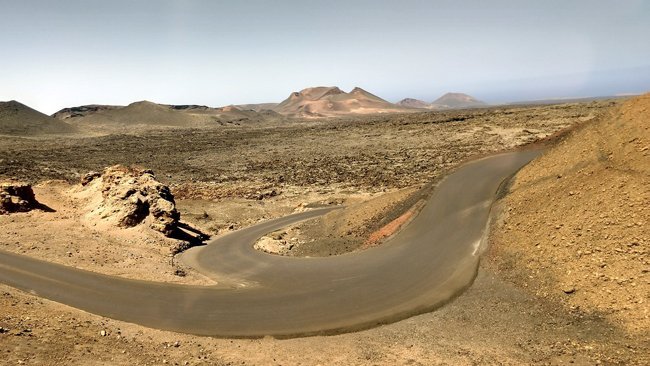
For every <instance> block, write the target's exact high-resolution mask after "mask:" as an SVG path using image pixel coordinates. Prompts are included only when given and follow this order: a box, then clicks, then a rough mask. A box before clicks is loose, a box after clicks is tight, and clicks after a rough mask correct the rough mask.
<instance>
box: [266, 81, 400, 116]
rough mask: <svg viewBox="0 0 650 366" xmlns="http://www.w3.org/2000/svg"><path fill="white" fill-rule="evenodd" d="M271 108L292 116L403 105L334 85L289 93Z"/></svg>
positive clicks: (393, 108)
mask: <svg viewBox="0 0 650 366" xmlns="http://www.w3.org/2000/svg"><path fill="white" fill-rule="evenodd" d="M274 110H275V111H276V112H278V113H280V114H283V115H286V116H292V117H331V116H342V115H348V114H376V113H390V112H404V111H405V108H403V107H400V106H398V105H395V104H393V103H390V102H388V101H386V100H384V99H381V98H379V97H378V96H376V95H374V94H371V93H369V92H367V91H365V90H363V89H361V88H358V87H357V88H354V89H352V91H350V92H349V93H346V92H344V91H343V90H341V89H339V88H338V87H335V86H332V87H325V86H319V87H315V88H307V89H303V90H301V91H299V92H294V93H291V95H290V96H289V98H287V99H286V100H284V101H283V102H282V103H280V104H278V105H277V106H276V107H275V108H274Z"/></svg>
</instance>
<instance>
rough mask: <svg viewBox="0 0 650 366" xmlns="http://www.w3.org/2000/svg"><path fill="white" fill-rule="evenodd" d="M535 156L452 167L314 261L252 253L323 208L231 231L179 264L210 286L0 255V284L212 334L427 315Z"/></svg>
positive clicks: (463, 269)
mask: <svg viewBox="0 0 650 366" xmlns="http://www.w3.org/2000/svg"><path fill="white" fill-rule="evenodd" d="M538 154H539V152H537V151H523V152H514V153H506V154H501V155H496V156H492V157H488V158H484V159H480V160H477V161H473V162H470V163H468V164H465V165H463V166H462V167H460V168H459V169H458V170H456V171H455V172H453V173H452V174H450V175H449V176H448V177H446V178H445V179H444V180H443V181H442V182H441V183H440V184H439V185H438V187H437V188H436V190H435V191H434V193H433V195H432V196H431V198H430V199H429V201H428V202H427V203H426V205H425V206H424V208H423V209H422V211H421V212H420V213H419V214H418V215H417V216H416V217H415V218H414V219H413V220H412V221H411V222H410V223H409V224H408V225H407V226H406V227H405V228H404V229H402V230H401V231H400V232H398V233H397V234H396V235H394V236H393V237H392V238H391V239H389V240H388V241H387V242H386V243H384V244H383V245H380V246H377V247H374V248H370V249H368V250H365V251H361V252H355V253H349V254H344V255H340V256H334V257H323V258H292V257H282V256H276V255H270V254H265V253H262V252H260V251H257V250H254V249H253V243H254V242H255V240H256V239H257V238H258V237H260V236H261V235H263V234H265V233H267V232H270V231H273V230H276V229H279V228H282V227H284V226H287V225H290V224H292V223H294V222H298V221H301V220H305V219H308V218H310V217H315V216H318V215H321V214H324V213H325V212H327V211H328V210H327V209H325V210H316V211H308V212H304V213H299V214H294V215H290V216H287V217H283V218H280V219H276V220H271V221H267V222H263V223H260V224H257V225H254V226H252V227H250V228H246V229H243V230H239V231H236V232H233V233H231V234H229V235H227V236H224V237H221V238H218V239H216V240H213V241H212V242H210V243H209V244H208V245H207V246H204V247H197V248H193V249H191V250H189V251H188V252H186V253H185V254H184V255H183V256H182V257H181V260H182V261H183V262H184V263H186V264H188V265H190V266H192V267H194V268H196V269H197V270H199V271H200V272H202V273H204V274H206V275H208V276H210V277H212V278H214V279H216V280H217V281H218V282H219V285H217V286H203V287H202V286H188V285H176V284H168V283H156V282H147V281H137V280H129V279H124V278H118V277H111V276H106V275H101V274H97V273H93V272H88V271H84V270H79V269H75V268H71V267H66V266H62V265H58V264H54V263H48V262H44V261H40V260H37V259H33V258H29V257H27V256H23V255H19V254H13V253H8V252H5V251H0V282H2V283H5V284H7V285H9V286H13V287H15V288H18V289H21V290H24V291H28V292H30V293H33V294H35V295H38V296H42V297H44V298H47V299H50V300H54V301H57V302H60V303H63V304H67V305H70V306H73V307H76V308H79V309H82V310H85V311H88V312H91V313H95V314H99V315H102V316H106V317H110V318H114V319H119V320H123V321H127V322H132V323H137V324H141V325H145V326H148V327H152V328H159V329H166V330H172V331H177V332H185V333H193V334H200V335H211V336H220V337H262V336H266V335H271V336H275V337H292V336H303V335H316V334H332V333H339V332H346V331H354V330H359V329H364V328H369V327H373V326H376V325H379V324H384V323H390V322H394V321H397V320H400V319H404V318H406V317H409V316H412V315H416V314H420V313H423V312H427V311H431V310H433V309H435V308H436V307H439V306H441V305H443V304H444V303H445V302H448V301H450V300H451V299H453V298H454V296H456V295H458V294H459V293H461V292H462V291H463V290H465V289H466V288H467V287H468V286H470V285H471V283H472V281H473V279H474V277H475V275H476V271H477V268H478V261H479V256H480V250H481V245H482V241H483V239H484V237H485V235H484V234H485V231H486V227H487V223H488V220H489V215H490V207H491V204H492V202H493V200H494V197H495V194H496V192H497V190H498V188H499V186H500V184H501V183H502V182H503V181H504V179H506V178H508V177H509V176H511V175H512V174H514V173H515V172H516V171H517V170H518V169H520V168H521V167H522V166H523V165H525V164H527V163H528V162H529V161H530V160H532V159H533V158H534V157H536V156H537V155H538Z"/></svg>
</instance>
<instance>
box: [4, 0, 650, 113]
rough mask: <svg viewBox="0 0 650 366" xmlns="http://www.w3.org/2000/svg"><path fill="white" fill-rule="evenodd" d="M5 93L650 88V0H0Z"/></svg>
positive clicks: (75, 95)
mask: <svg viewBox="0 0 650 366" xmlns="http://www.w3.org/2000/svg"><path fill="white" fill-rule="evenodd" d="M0 45H2V52H0V101H1V100H12V99H13V100H18V101H20V102H22V103H24V104H27V105H29V106H31V107H33V108H35V109H38V110H40V111H42V112H45V113H48V114H50V113H53V112H55V111H57V110H59V109H61V108H64V107H70V106H77V105H84V104H93V103H95V104H115V105H126V104H129V103H132V102H135V101H139V100H150V101H154V102H158V103H166V104H203V105H208V106H213V107H217V106H223V105H229V104H242V103H262V102H280V101H282V100H283V99H285V98H286V97H288V95H289V94H290V93H291V92H292V91H298V90H301V89H304V88H306V87H311V86H319V85H324V86H334V85H336V86H339V87H341V88H342V89H344V90H349V89H352V88H353V87H355V86H359V87H362V88H364V89H366V90H368V91H370V92H372V93H374V94H377V95H379V96H381V97H383V98H385V99H387V100H390V101H392V102H396V101H399V100H401V99H403V98H407V97H411V98H418V99H422V100H425V101H432V100H434V99H436V98H437V97H439V96H440V95H442V94H444V93H446V92H452V91H453V92H464V93H468V94H470V95H473V96H475V97H477V98H479V99H482V100H484V101H487V102H490V103H502V102H510V101H521V100H536V99H548V98H561V97H586V96H600V95H615V94H624V93H640V92H644V91H648V90H650V0H647V1H646V0H598V1H593V0H585V1H581V0H571V1H568V0H546V1H516V0H512V1H499V0H496V1H494V0H493V1H469V0H468V1H461V0H455V1H433V0H430V1H416V0H399V1H382V0H374V1H366V0H357V1H354V0H347V1H338V0H329V1H310V0H300V1H293V0H292V1H280V0H276V1H268V0H266V1H256V0H250V1H246V0H239V1H235V0H233V1H218V0H213V1H207V0H206V1H198V0H197V1H189V0H188V1H180V0H179V1H170V0H157V1H154V0H150V1H145V0H141V1H134V0H131V1H122V0H111V1H99V0H83V1H81V0H79V1H70V0H60V1H50V0H47V1H36V0H34V1H30V0H22V1H15V0H12V1H9V0H0Z"/></svg>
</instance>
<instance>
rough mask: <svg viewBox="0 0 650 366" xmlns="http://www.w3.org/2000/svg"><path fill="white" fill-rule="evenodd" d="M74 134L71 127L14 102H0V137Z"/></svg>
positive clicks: (73, 129)
mask: <svg viewBox="0 0 650 366" xmlns="http://www.w3.org/2000/svg"><path fill="white" fill-rule="evenodd" d="M71 132H75V128H74V127H72V126H71V125H69V124H67V123H65V122H62V121H59V120H58V119H55V118H52V117H50V116H48V115H46V114H43V113H41V112H39V111H37V110H35V109H32V108H30V107H28V106H26V105H24V104H22V103H19V102H16V101H15V100H12V101H9V102H0V135H16V136H39V135H47V134H67V133H71Z"/></svg>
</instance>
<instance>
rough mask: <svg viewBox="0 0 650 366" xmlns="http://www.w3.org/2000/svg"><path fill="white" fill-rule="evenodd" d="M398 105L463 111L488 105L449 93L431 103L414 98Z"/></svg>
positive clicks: (474, 99) (466, 96)
mask: <svg viewBox="0 0 650 366" xmlns="http://www.w3.org/2000/svg"><path fill="white" fill-rule="evenodd" d="M397 105H399V106H402V107H406V108H419V109H463V108H477V107H484V106H486V105H487V104H485V103H484V102H481V101H480V100H478V99H476V98H474V97H472V96H470V95H467V94H463V93H447V94H445V95H443V96H442V97H440V98H438V99H436V100H434V101H433V102H431V103H427V102H425V101H422V100H419V99H413V98H406V99H402V100H401V101H400V102H398V103H397Z"/></svg>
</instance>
